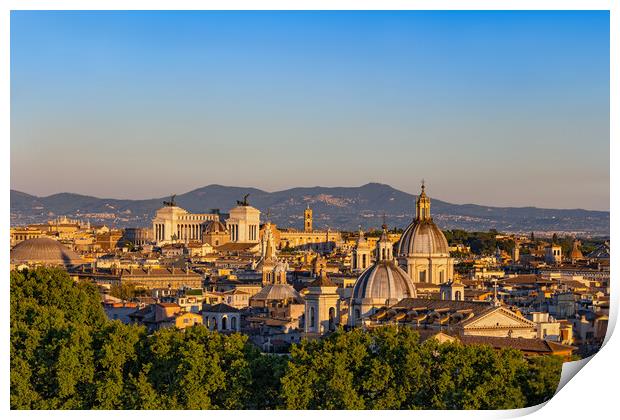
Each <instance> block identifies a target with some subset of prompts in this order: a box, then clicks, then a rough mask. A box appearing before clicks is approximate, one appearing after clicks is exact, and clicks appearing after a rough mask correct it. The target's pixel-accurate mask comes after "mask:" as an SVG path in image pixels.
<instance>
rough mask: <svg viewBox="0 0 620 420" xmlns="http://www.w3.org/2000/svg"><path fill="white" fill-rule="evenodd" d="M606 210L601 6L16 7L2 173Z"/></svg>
mask: <svg viewBox="0 0 620 420" xmlns="http://www.w3.org/2000/svg"><path fill="white" fill-rule="evenodd" d="M421 178H425V179H426V182H427V186H428V192H429V193H430V195H431V196H432V197H436V198H440V199H443V200H446V201H449V202H453V203H477V204H487V205H499V206H528V205H534V206H538V207H552V208H575V207H579V208H586V209H600V210H608V209H609V14H608V12H605V11H603V12H597V11H588V12H353V11H348V12H192V11H188V12H144V11H137V12H129V11H125V12H95V11H88V12H28V11H19V12H12V15H11V188H14V189H18V190H21V191H24V192H27V193H30V194H36V195H48V194H52V193H57V192H64V191H69V192H76V193H83V194H90V195H96V196H100V197H114V198H151V197H160V196H165V195H168V194H170V193H172V192H177V193H183V192H186V191H189V190H191V189H194V188H197V187H201V186H204V185H208V184H213V183H217V184H223V185H235V186H254V187H258V188H262V189H265V190H268V191H274V190H280V189H285V188H289V187H296V186H316V185H321V186H356V185H362V184H365V183H367V182H382V183H387V184H390V185H392V186H393V187H395V188H399V189H402V190H404V191H407V192H412V193H417V191H418V189H419V182H420V179H421Z"/></svg>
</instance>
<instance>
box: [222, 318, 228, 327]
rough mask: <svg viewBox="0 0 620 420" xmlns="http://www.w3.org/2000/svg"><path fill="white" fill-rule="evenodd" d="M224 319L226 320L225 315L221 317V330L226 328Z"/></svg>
mask: <svg viewBox="0 0 620 420" xmlns="http://www.w3.org/2000/svg"><path fill="white" fill-rule="evenodd" d="M226 321H227V319H226V317H225V316H224V317H222V330H227V329H228V328H227V326H226Z"/></svg>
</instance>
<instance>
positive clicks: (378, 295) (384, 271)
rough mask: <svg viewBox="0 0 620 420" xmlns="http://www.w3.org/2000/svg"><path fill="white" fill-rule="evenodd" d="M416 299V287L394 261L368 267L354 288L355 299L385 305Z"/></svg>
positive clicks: (353, 296)
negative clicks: (369, 300) (388, 302)
mask: <svg viewBox="0 0 620 420" xmlns="http://www.w3.org/2000/svg"><path fill="white" fill-rule="evenodd" d="M413 297H416V290H415V286H414V285H413V283H412V281H411V279H410V278H409V276H408V275H407V273H406V272H405V271H404V270H403V269H402V268H400V267H399V266H398V265H396V264H395V263H394V261H392V260H383V261H378V262H376V263H375V264H374V265H372V266H370V267H368V268H367V269H366V270H365V271H364V272H363V273H362V274H361V275H360V276H359V277H358V279H357V281H356V282H355V285H354V286H353V293H352V298H353V299H360V300H363V299H373V300H380V301H381V302H383V303H385V302H387V301H391V302H398V301H400V300H402V299H404V298H413Z"/></svg>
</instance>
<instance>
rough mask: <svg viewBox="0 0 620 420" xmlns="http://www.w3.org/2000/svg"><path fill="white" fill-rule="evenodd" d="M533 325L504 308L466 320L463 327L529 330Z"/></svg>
mask: <svg viewBox="0 0 620 420" xmlns="http://www.w3.org/2000/svg"><path fill="white" fill-rule="evenodd" d="M533 326H534V323H533V322H532V321H530V320H528V319H526V318H524V317H522V316H520V315H518V314H516V313H514V312H512V311H511V310H509V309H506V308H502V307H500V308H495V309H494V310H492V311H489V312H487V313H484V314H482V315H480V316H477V317H474V318H472V319H470V320H468V321H467V322H466V323H465V324H464V325H463V327H464V328H467V329H477V328H531V327H533Z"/></svg>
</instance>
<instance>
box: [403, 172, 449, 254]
mask: <svg viewBox="0 0 620 420" xmlns="http://www.w3.org/2000/svg"><path fill="white" fill-rule="evenodd" d="M397 253H398V255H399V256H401V257H406V256H411V255H416V254H418V255H419V254H423V256H424V255H428V256H441V257H448V256H449V255H450V250H449V248H448V241H447V240H446V237H445V236H444V234H443V232H442V231H441V230H440V229H439V228H438V227H437V225H436V224H435V222H433V218H432V217H431V199H430V198H429V197H428V196H427V195H426V192H425V190H424V182H422V192H421V193H420V195H419V196H418V198H417V200H416V217H415V219H414V220H413V222H411V223H410V224H409V226H407V228H406V229H405V231H404V232H403V235H402V236H401V238H400V241H399V242H398V249H397Z"/></svg>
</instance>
